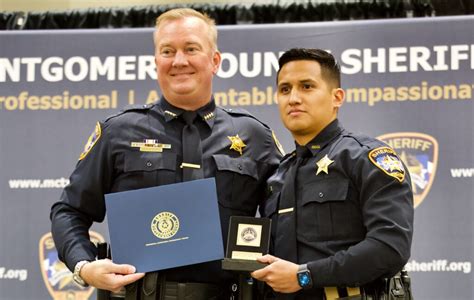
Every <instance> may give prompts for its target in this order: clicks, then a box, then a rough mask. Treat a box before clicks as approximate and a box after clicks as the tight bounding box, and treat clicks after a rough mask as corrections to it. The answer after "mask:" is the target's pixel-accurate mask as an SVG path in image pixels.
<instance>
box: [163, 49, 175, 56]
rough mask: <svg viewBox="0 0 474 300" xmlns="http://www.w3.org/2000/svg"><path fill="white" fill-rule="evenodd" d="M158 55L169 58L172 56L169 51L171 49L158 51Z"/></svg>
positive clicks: (171, 52)
mask: <svg viewBox="0 0 474 300" xmlns="http://www.w3.org/2000/svg"><path fill="white" fill-rule="evenodd" d="M160 54H161V55H163V56H170V55H172V54H173V51H171V49H162V50H161V51H160Z"/></svg>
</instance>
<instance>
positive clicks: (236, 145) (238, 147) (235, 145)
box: [228, 134, 247, 155]
mask: <svg viewBox="0 0 474 300" xmlns="http://www.w3.org/2000/svg"><path fill="white" fill-rule="evenodd" d="M228 138H229V140H230V141H231V143H232V144H231V145H230V150H235V151H237V152H239V153H240V155H242V149H244V147H246V146H247V145H245V144H244V142H243V141H242V139H241V138H240V137H239V135H238V134H237V135H235V136H228Z"/></svg>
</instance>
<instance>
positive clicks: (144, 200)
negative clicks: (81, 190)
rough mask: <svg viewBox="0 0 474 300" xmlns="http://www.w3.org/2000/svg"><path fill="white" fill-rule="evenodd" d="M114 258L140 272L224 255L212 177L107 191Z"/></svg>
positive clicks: (216, 258)
mask: <svg viewBox="0 0 474 300" xmlns="http://www.w3.org/2000/svg"><path fill="white" fill-rule="evenodd" d="M105 204H106V208H107V221H108V225H109V236H110V244H111V250H112V259H113V261H114V262H115V263H118V264H125V263H126V264H131V265H133V266H135V267H136V269H137V272H140V273H141V272H152V271H157V270H162V269H168V268H174V267H179V266H185V265H191V264H197V263H202V262H207V261H212V260H220V259H222V258H223V257H224V249H223V247H224V246H223V242H222V231H221V223H220V217H219V209H218V203H217V193H216V184H215V179H214V178H208V179H200V180H194V181H188V182H183V183H176V184H170V185H162V186H158V187H152V188H145V189H139V190H131V191H125V192H118V193H113V194H107V195H105Z"/></svg>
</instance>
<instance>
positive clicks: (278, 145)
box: [272, 130, 285, 156]
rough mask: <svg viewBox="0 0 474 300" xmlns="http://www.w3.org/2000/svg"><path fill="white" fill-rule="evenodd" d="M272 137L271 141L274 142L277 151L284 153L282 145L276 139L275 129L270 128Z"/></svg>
mask: <svg viewBox="0 0 474 300" xmlns="http://www.w3.org/2000/svg"><path fill="white" fill-rule="evenodd" d="M272 137H273V141H274V142H275V146H276V147H277V149H278V151H280V154H281V155H283V156H284V155H285V150H283V146H282V145H281V143H280V141H279V140H278V139H277V137H276V134H275V131H273V130H272Z"/></svg>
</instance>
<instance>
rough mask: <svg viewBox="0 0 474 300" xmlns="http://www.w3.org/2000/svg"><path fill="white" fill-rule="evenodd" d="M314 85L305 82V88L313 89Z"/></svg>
mask: <svg viewBox="0 0 474 300" xmlns="http://www.w3.org/2000/svg"><path fill="white" fill-rule="evenodd" d="M312 87H313V86H312V85H311V84H303V89H305V90H309V89H311V88H312Z"/></svg>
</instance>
